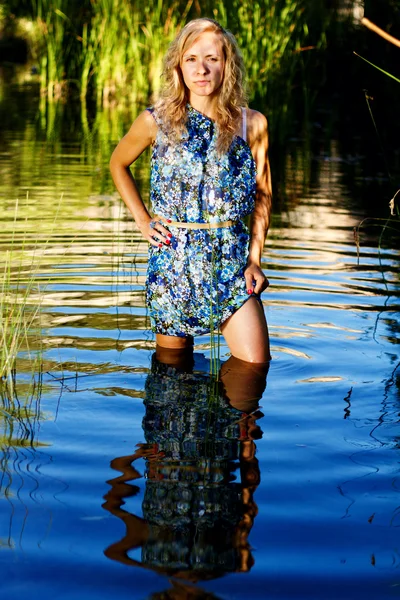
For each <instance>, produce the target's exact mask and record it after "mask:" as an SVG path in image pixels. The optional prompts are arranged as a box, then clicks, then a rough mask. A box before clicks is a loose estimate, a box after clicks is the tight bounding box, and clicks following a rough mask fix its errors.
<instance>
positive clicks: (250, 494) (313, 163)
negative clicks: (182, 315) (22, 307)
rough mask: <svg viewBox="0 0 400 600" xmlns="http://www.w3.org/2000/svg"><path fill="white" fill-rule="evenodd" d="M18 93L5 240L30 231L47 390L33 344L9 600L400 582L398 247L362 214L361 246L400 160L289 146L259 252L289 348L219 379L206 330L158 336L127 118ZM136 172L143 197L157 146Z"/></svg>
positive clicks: (283, 595)
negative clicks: (115, 150)
mask: <svg viewBox="0 0 400 600" xmlns="http://www.w3.org/2000/svg"><path fill="white" fill-rule="evenodd" d="M28 92H29V90H28ZM3 93H4V94H5V97H6V99H8V104H7V107H8V109H7V110H8V112H7V115H8V117H7V118H6V119H3V126H2V132H1V146H2V147H1V153H0V173H1V180H0V205H1V222H2V233H1V236H0V240H1V241H0V260H1V261H2V262H3V261H4V256H5V251H6V250H7V249H10V248H11V247H12V246H13V247H14V253H15V252H16V250H17V249H18V250H20V253H19V254H18V257H17V258H16V262H17V263H18V264H19V265H22V267H21V268H20V277H21V276H22V278H23V281H26V278H27V275H28V274H30V276H31V277H32V276H33V278H34V286H33V288H32V290H31V294H30V300H29V303H30V305H32V306H35V305H37V304H38V303H39V302H40V305H41V312H40V328H41V336H40V337H41V342H39V341H38V340H39V338H38V337H37V331H36V332H33V333H32V339H31V340H30V345H31V348H33V349H34V350H35V349H36V350H40V347H41V356H42V359H43V368H42V372H41V375H40V376H39V374H36V375H35V381H36V387H35V389H33V388H32V382H31V366H30V363H29V361H28V360H27V354H26V353H22V355H21V358H20V360H19V362H18V377H17V382H18V384H17V397H13V398H9V397H8V398H7V397H4V395H3V407H2V410H3V412H2V415H3V416H2V417H1V419H2V421H1V422H2V438H1V439H2V463H1V464H2V475H1V513H0V528H1V529H0V543H1V552H0V561H1V563H2V568H3V577H2V581H1V583H0V589H1V590H2V594H3V595H4V597H8V598H16V597H21V596H22V595H28V596H29V597H30V598H35V599H36V598H38V599H39V598H41V599H47V598H56V599H57V600H64V599H65V600H66V599H72V598H74V599H75V598H85V599H91V598H93V599H94V598H96V600H99V599H108V598H115V597H118V598H120V599H128V598H130V599H131V598H135V599H136V598H138V599H145V598H154V599H156V598H160V599H161V598H174V599H181V598H182V599H183V598H188V599H189V598H190V599H192V598H209V599H211V598H227V599H228V598H235V599H236V598H237V599H241V598H263V599H268V600H273V599H279V600H284V599H307V600H309V599H314V598H315V599H319V600H321V599H335V600H336V599H339V598H340V599H342V600H345V599H346V600H347V599H349V600H350V599H358V598H374V599H379V600H383V599H386V598H398V597H399V596H400V537H399V531H400V478H399V459H400V442H399V440H400V427H399V412H400V411H399V409H400V393H399V374H400V368H399V354H400V347H399V335H398V333H399V328H400V325H399V312H398V310H399V291H400V286H399V277H398V266H399V253H398V251H397V250H396V248H395V244H394V242H393V238H390V237H387V238H385V239H384V240H383V243H382V244H381V249H380V250H379V248H378V234H379V232H380V230H379V229H368V230H363V229H362V230H361V253H360V258H359V261H358V259H357V250H356V246H355V243H354V237H353V227H355V226H357V224H358V223H359V222H360V221H361V220H362V219H363V218H364V217H366V216H369V215H370V213H368V212H367V209H366V204H368V206H369V204H370V202H369V201H368V202H367V203H366V202H364V195H363V194H364V192H365V195H368V198H371V197H372V196H374V197H375V198H376V202H377V204H380V205H383V204H384V205H385V206H386V204H387V202H386V200H388V199H389V198H388V199H386V197H385V193H386V189H387V188H386V187H385V185H386V183H387V182H386V180H385V177H384V176H383V175H380V174H379V173H378V174H377V176H376V177H375V176H374V178H373V180H372V181H371V180H370V179H371V178H370V176H369V174H368V175H367V173H366V172H365V169H364V162H363V160H364V158H365V157H363V156H362V155H361V154H359V153H358V152H356V151H355V150H354V149H353V150H352V151H351V152H350V153H349V152H348V151H347V150H346V149H344V148H343V147H342V145H341V144H340V143H339V141H337V140H335V139H332V140H329V141H327V140H324V141H323V143H322V142H321V143H320V144H317V145H316V146H313V147H312V150H310V148H309V147H307V149H305V146H304V144H303V143H302V141H301V140H292V141H291V142H290V145H289V146H288V149H287V154H286V156H285V157H284V158H282V157H281V161H280V162H281V163H283V164H284V169H283V170H282V174H279V177H278V176H276V178H275V180H276V182H277V184H278V183H279V185H277V188H278V190H279V191H278V192H277V194H276V202H275V207H274V215H273V221H272V227H271V231H270V233H269V236H268V239H267V242H266V245H265V250H264V255H263V268H264V269H265V271H266V272H267V274H268V277H269V279H270V283H271V285H270V288H269V290H268V291H267V292H266V293H265V294H264V295H263V303H264V307H265V312H266V315H267V319H268V323H269V328H270V336H271V351H272V356H273V360H272V362H271V366H270V369H269V372H268V373H265V372H263V371H262V370H260V369H256V368H254V369H245V368H243V365H241V364H236V363H235V361H233V362H232V360H231V361H230V362H229V363H227V364H228V366H229V368H228V367H226V368H225V371H226V372H225V374H224V376H223V377H222V380H221V381H219V382H218V381H215V379H213V378H210V376H209V373H210V366H211V362H210V359H211V358H212V356H211V355H212V352H211V349H210V338H209V336H203V337H201V338H198V339H197V340H196V345H195V351H194V356H193V360H191V359H190V358H189V359H188V358H186V359H182V360H180V361H175V362H173V361H172V360H171V358H170V357H168V356H163V355H161V356H160V355H157V356H156V355H155V344H154V338H153V335H152V334H151V332H150V331H149V328H148V326H149V323H148V319H147V315H146V309H145V306H144V278H145V271H146V260H147V258H146V257H147V248H146V244H145V243H143V242H142V241H141V239H140V236H139V235H138V232H137V230H136V229H135V227H134V225H133V223H132V220H131V219H130V218H129V215H128V214H127V213H126V211H125V209H124V208H123V206H122V203H121V202H120V200H119V198H118V195H117V194H116V193H115V191H114V189H113V186H112V182H111V180H110V176H109V173H108V169H107V161H108V156H109V152H110V149H111V148H112V146H113V144H114V143H115V141H116V140H117V139H118V137H119V136H120V135H121V134H122V132H123V130H124V127H126V125H127V123H126V122H125V123H124V122H123V120H122V122H121V121H119V120H118V119H117V117H116V116H115V115H114V116H113V115H111V116H110V115H103V117H102V118H100V117H99V118H98V120H96V121H95V122H91V123H88V121H86V120H85V119H84V118H82V125H81V126H79V127H75V129H73V130H72V129H71V131H70V130H69V129H68V118H64V119H63V121H62V124H60V123H58V121H57V119H58V118H59V116H58V114H57V112H55V114H52V112H51V109H47V112H43V111H42V112H40V111H39V109H38V103H37V101H36V100H35V101H31V102H27V96H26V94H25V93H24V94H22V93H21V92H18V90H16V89H10V90H6V91H5V92H3ZM11 97H12V98H13V103H12V104H10V102H9V99H10V98H11ZM28 97H29V96H28ZM3 100H4V96H3ZM4 101H5V100H4ZM65 110H67V109H65ZM2 114H3V116H4V114H5V112H4V111H3V113H2ZM83 117H84V116H83ZM101 119H102V120H101ZM113 119H114V120H113ZM135 175H136V176H137V177H138V180H139V181H140V182H142V189H143V193H144V195H145V196H146V194H148V183H147V178H148V155H146V156H144V157H142V159H141V161H140V164H139V165H138V166H137V167H136V169H135ZM278 179H279V181H278ZM17 198H18V199H19V203H18V212H17V218H16V220H15V203H16V199H17ZM379 211H380V214H381V213H382V211H383V213H384V214H388V210H386V208H384V209H382V208H379ZM385 211H386V212H385ZM376 231H378V234H377V233H376ZM391 239H392V241H390V240H391ZM32 265H34V266H32ZM17 270H18V267H17V266H15V265H14V269H13V270H12V277H13V278H14V281H15V280H16V278H17ZM21 272H22V275H21ZM38 319H39V317H37V318H36V320H35V323H36V325H38ZM35 336H36V337H35ZM40 344H41V346H40ZM220 354H221V360H222V362H224V361H227V359H228V358H229V353H228V350H227V348H226V346H225V345H224V342H223V340H222V339H221V341H220Z"/></svg>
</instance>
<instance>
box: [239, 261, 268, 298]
mask: <svg viewBox="0 0 400 600" xmlns="http://www.w3.org/2000/svg"><path fill="white" fill-rule="evenodd" d="M244 277H245V280H246V289H247V293H248V294H253V293H254V294H261V293H262V292H263V291H264V290H265V289H267V287H268V286H269V281H268V279H267V278H266V277H265V275H264V273H263V272H262V270H261V267H260V266H259V265H257V264H255V263H251V262H249V263H247V267H246V269H245V271H244Z"/></svg>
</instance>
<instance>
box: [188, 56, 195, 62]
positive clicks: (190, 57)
mask: <svg viewBox="0 0 400 600" xmlns="http://www.w3.org/2000/svg"><path fill="white" fill-rule="evenodd" d="M195 60H196V59H195V58H194V56H189V57H188V58H187V59H186V60H185V62H194V61H195Z"/></svg>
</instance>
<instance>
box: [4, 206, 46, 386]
mask: <svg viewBox="0 0 400 600" xmlns="http://www.w3.org/2000/svg"><path fill="white" fill-rule="evenodd" d="M17 219H18V202H17V203H16V208H15V213H14V223H13V233H12V238H11V244H10V248H9V249H7V250H6V252H5V254H4V258H3V260H2V262H3V264H2V283H1V288H0V339H1V342H0V379H1V380H3V381H6V382H8V384H9V385H10V386H11V387H13V381H14V372H15V363H16V359H17V356H18V354H19V352H20V351H21V350H24V351H26V352H27V353H28V355H29V346H30V339H32V336H34V332H35V331H36V324H37V317H38V312H39V305H38V304H31V302H30V300H31V296H32V295H33V293H35V294H37V293H38V288H37V284H36V282H35V252H33V253H32V254H30V253H29V252H28V250H27V248H26V241H25V239H22V241H21V242H19V241H18V242H17V240H16V237H17V234H16V230H17ZM35 346H37V344H35Z"/></svg>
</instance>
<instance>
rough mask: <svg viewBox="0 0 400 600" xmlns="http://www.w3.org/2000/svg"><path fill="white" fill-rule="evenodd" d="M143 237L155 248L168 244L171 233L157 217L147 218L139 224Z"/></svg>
mask: <svg viewBox="0 0 400 600" xmlns="http://www.w3.org/2000/svg"><path fill="white" fill-rule="evenodd" d="M139 229H140V231H141V233H142V235H143V237H144V238H145V239H146V240H147V241H148V242H149V244H151V245H152V246H154V247H155V248H161V247H162V246H163V245H165V246H169V245H170V243H171V238H172V233H171V232H170V231H169V230H168V229H167V228H166V227H165V226H164V225H163V223H162V221H160V220H159V219H157V218H153V219H148V220H147V221H146V222H145V223H143V225H139Z"/></svg>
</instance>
